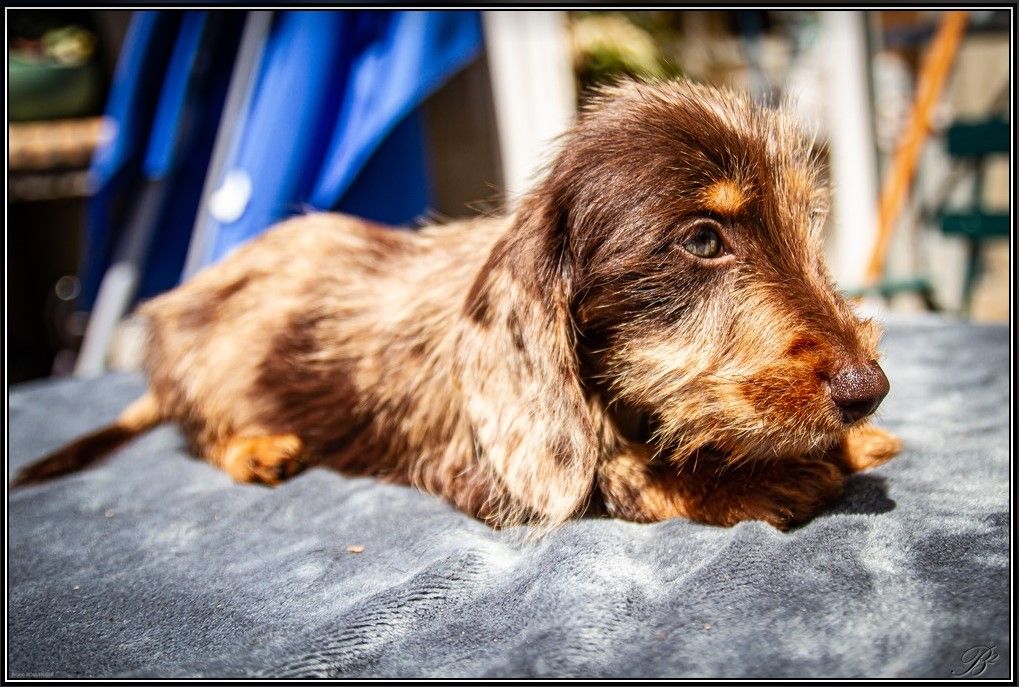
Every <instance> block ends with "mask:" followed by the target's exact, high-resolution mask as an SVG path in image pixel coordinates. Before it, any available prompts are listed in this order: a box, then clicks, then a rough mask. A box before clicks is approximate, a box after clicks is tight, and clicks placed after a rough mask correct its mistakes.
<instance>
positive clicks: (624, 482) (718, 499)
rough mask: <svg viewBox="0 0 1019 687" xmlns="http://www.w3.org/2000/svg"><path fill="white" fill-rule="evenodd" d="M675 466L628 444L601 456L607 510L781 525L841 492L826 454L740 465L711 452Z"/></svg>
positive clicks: (838, 473) (650, 517)
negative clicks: (713, 457)
mask: <svg viewBox="0 0 1019 687" xmlns="http://www.w3.org/2000/svg"><path fill="white" fill-rule="evenodd" d="M697 463H698V464H697V465H694V461H692V460H691V461H687V463H686V464H685V465H684V466H683V467H682V468H678V469H677V467H676V466H674V465H672V464H670V463H668V462H666V461H662V462H661V463H658V462H654V461H651V460H649V456H648V454H647V451H646V450H645V449H644V448H643V447H629V448H627V449H625V450H624V451H622V452H620V453H619V454H617V455H616V456H615V457H614V458H612V459H610V460H608V461H606V462H605V463H604V464H603V465H602V466H601V468H600V470H599V473H598V482H599V487H600V491H601V494H602V497H603V498H604V501H605V507H606V510H607V511H608V512H609V514H611V515H614V516H616V517H619V518H623V519H626V520H634V521H637V522H656V521H659V520H665V519H668V518H674V517H683V518H689V519H690V520H695V521H697V522H703V523H707V524H711V525H722V526H726V527H728V526H731V525H735V524H736V523H738V522H741V521H743V520H764V521H765V522H768V523H770V524H772V525H774V526H775V527H778V528H780V529H786V528H788V527H789V526H791V525H794V524H796V523H799V522H803V521H804V520H807V519H809V518H811V517H812V516H814V515H816V514H817V513H818V511H820V510H821V509H822V508H824V507H825V506H826V505H828V504H829V503H831V502H832V501H833V500H834V499H835V498H836V497H837V496H838V495H839V493H840V492H841V489H842V483H843V480H844V474H843V470H842V469H841V468H840V466H839V465H838V464H836V461H833V460H831V458H830V456H822V457H814V458H809V459H808V458H786V459H780V460H774V461H768V462H767V463H753V464H748V465H742V466H729V467H724V468H723V467H721V466H719V464H718V462H717V460H715V461H708V460H703V459H702V460H700V461H697Z"/></svg>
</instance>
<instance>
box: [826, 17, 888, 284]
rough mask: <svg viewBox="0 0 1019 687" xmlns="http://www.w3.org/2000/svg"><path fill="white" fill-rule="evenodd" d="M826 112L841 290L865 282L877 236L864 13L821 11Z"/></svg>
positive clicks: (834, 259) (834, 247) (836, 271)
mask: <svg viewBox="0 0 1019 687" xmlns="http://www.w3.org/2000/svg"><path fill="white" fill-rule="evenodd" d="M821 24H822V27H823V33H822V36H823V37H822V40H823V41H824V42H825V44H826V45H827V54H828V56H829V60H828V64H827V65H826V67H827V68H826V70H825V72H826V79H825V86H824V90H825V103H826V106H825V110H826V119H827V121H828V127H827V128H828V135H829V145H830V149H831V162H832V180H833V182H834V194H835V197H834V208H833V219H834V220H835V222H834V224H835V227H834V234H833V237H832V238H833V240H832V243H831V248H832V270H833V272H834V276H835V279H836V280H837V281H838V283H839V284H840V285H841V286H843V287H855V286H860V285H861V284H862V283H863V281H864V276H865V274H866V269H867V261H868V259H869V258H870V250H871V247H872V246H873V245H874V241H875V239H876V237H877V201H878V179H877V178H876V176H877V173H876V170H877V160H876V151H875V147H874V139H873V134H872V130H871V123H870V113H871V109H870V108H871V105H870V92H869V90H870V87H869V84H868V82H867V60H868V59H869V56H868V54H867V39H866V30H867V25H866V21H865V17H864V15H863V13H862V12H842V11H840V12H821Z"/></svg>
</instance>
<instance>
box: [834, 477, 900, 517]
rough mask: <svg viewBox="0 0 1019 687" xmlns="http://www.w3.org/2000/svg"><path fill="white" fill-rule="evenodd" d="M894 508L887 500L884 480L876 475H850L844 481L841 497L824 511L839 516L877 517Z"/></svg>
mask: <svg viewBox="0 0 1019 687" xmlns="http://www.w3.org/2000/svg"><path fill="white" fill-rule="evenodd" d="M894 508H895V501H893V500H892V499H890V498H888V487H887V486H885V478H884V477H880V476H878V475H860V474H857V475H852V476H850V477H849V479H847V480H846V484H845V488H844V489H843V492H842V497H841V498H840V499H839V500H838V501H836V502H835V503H833V504H832V506H831V507H830V508H829V509H828V510H826V511H825V514H827V513H837V514H841V515H878V514H880V513H888V512H889V511H891V510H893V509H894Z"/></svg>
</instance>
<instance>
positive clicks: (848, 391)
mask: <svg viewBox="0 0 1019 687" xmlns="http://www.w3.org/2000/svg"><path fill="white" fill-rule="evenodd" d="M828 385H829V386H830V387H831V398H832V400H833V401H835V405H836V406H838V409H839V412H840V413H841V414H842V421H843V422H845V423H846V424H852V423H854V422H856V421H857V420H859V419H861V418H865V417H867V416H868V415H870V414H871V413H873V412H874V411H875V410H877V407H878V406H879V405H881V400H882V399H884V397H885V394H887V393H888V378H887V377H885V373H884V371H883V370H882V369H881V367H880V366H879V365H878V364H877V363H866V364H864V365H847V366H846V367H843V368H842V369H841V370H839V371H838V372H837V373H836V374H835V375H833V376H832V378H831V379H830V380H828Z"/></svg>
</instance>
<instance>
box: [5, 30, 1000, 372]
mask: <svg viewBox="0 0 1019 687" xmlns="http://www.w3.org/2000/svg"><path fill="white" fill-rule="evenodd" d="M8 20H9V33H8V41H9V42H8V88H9V90H8V116H9V121H8V134H9V136H8V178H7V188H8V207H7V213H8V233H7V241H8V244H7V245H8V253H7V260H8V262H7V268H8V269H7V274H8V277H7V280H8V281H7V287H8V288H7V306H8V330H7V332H8V333H7V336H8V340H7V343H8V349H7V350H8V360H7V364H8V374H9V380H10V382H11V383H17V382H21V381H26V380H30V379H36V378H41V377H47V376H51V375H69V374H78V375H83V376H87V375H95V374H99V373H101V372H103V371H104V370H107V369H133V368H134V367H136V366H137V364H138V353H139V344H140V341H141V337H140V325H139V324H138V323H136V322H135V321H134V320H132V319H131V317H130V312H131V308H132V307H133V305H134V304H135V303H136V302H137V301H138V300H139V299H143V298H147V297H150V296H152V295H155V294H157V293H159V292H161V291H163V290H166V289H168V288H172V287H173V286H174V285H176V284H177V283H179V282H180V281H181V280H182V279H186V278H187V277H188V276H189V275H191V274H193V273H194V272H195V271H197V270H199V269H201V268H202V267H204V266H207V265H209V264H212V263H214V262H215V261H217V260H219V259H221V258H222V257H223V256H224V255H227V254H228V253H229V252H230V251H231V250H233V249H234V248H236V247H237V246H238V245H240V244H241V243H243V242H244V241H246V240H247V239H249V238H251V237H252V236H254V235H256V234H257V233H259V232H260V231H262V230H263V229H264V228H265V227H266V226H268V225H269V224H271V223H272V222H274V221H276V220H278V219H282V218H283V217H286V216H288V215H292V214H295V213H299V212H304V211H307V210H311V209H322V210H338V211H342V212H350V213H354V214H358V215H362V216H365V217H369V218H371V219H375V220H379V221H383V222H389V223H393V224H398V225H404V226H409V227H414V226H419V225H420V224H422V223H424V222H426V221H431V220H435V219H445V218H457V217H465V216H470V215H473V214H477V213H480V212H492V211H500V210H511V209H512V207H513V205H514V202H515V200H516V199H517V198H519V196H520V194H521V193H522V192H523V191H524V190H525V189H526V188H527V186H528V184H529V183H530V181H531V180H533V179H534V178H535V176H536V174H537V173H539V171H540V166H541V164H542V163H543V162H546V161H547V160H548V157H549V153H550V152H551V150H552V149H551V148H550V142H551V141H552V140H553V139H554V138H555V136H556V135H557V134H559V133H560V132H561V131H562V130H563V129H565V128H566V127H568V126H569V124H570V122H571V121H572V119H573V117H574V116H575V113H576V111H577V108H578V107H579V106H582V104H583V103H584V101H585V99H586V98H587V97H588V96H589V94H590V92H591V89H592V88H593V87H595V86H597V85H598V84H600V83H604V82H608V81H611V80H613V79H615V78H618V77H619V76H620V75H623V74H625V75H631V76H638V77H644V78H668V77H674V76H684V77H688V78H691V79H695V80H697V81H701V82H706V83H711V84H718V85H725V86H728V87H731V88H735V89H739V90H742V91H746V92H749V93H751V94H752V95H753V96H754V97H755V98H757V99H758V100H760V101H764V102H772V103H779V102H785V103H788V104H789V106H790V107H791V108H792V110H793V112H795V113H796V116H797V117H799V118H800V119H801V120H802V121H803V123H804V126H805V127H806V128H807V129H808V130H809V131H812V132H816V134H817V136H816V143H815V145H816V146H817V148H818V154H819V155H820V156H821V157H822V158H823V159H824V160H825V161H826V162H827V164H828V166H829V171H830V175H831V179H832V182H833V186H834V189H835V196H834V211H833V213H832V215H831V218H830V221H829V225H828V227H827V228H826V240H827V250H828V257H829V261H830V264H831V267H832V270H833V273H834V274H835V276H836V278H837V279H838V281H839V284H840V286H841V287H842V288H843V289H844V290H845V291H846V292H847V294H849V295H854V296H859V297H861V298H863V299H865V302H866V303H867V305H868V306H870V307H873V308H877V309H880V310H886V311H888V312H910V311H912V312H916V311H935V312H941V313H945V314H947V315H949V316H952V317H959V318H966V319H971V320H974V321H1007V319H1008V313H1009V310H1008V308H1009V274H1010V272H1009V270H1010V265H1009V229H1010V223H1009V190H1010V189H1009V179H1008V173H1009V157H1008V155H1009V150H1010V148H1009V133H1010V121H1009V114H1010V100H1009V86H1010V81H1009V78H1010V75H1009V59H1010V58H1009V28H1010V22H1011V18H1010V16H1009V14H1008V12H1007V11H970V12H948V13H946V12H939V11H912V10H911V11H905V10H903V11H882V12H817V11H781V12H780V11H756V10H754V11H749V10H748V11H633V12H559V11H544V12H497V11H493V12H424V11H406V12H396V11H392V12H389V11H329V12H327V11H316V12H308V11H276V12H269V11H265V12H244V11H230V12H226V11H207V12H203V11H187V12H185V11H146V12H130V11H66V10H60V11H58V10H47V11H27V10H18V11H15V10H11V11H9V12H8Z"/></svg>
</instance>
